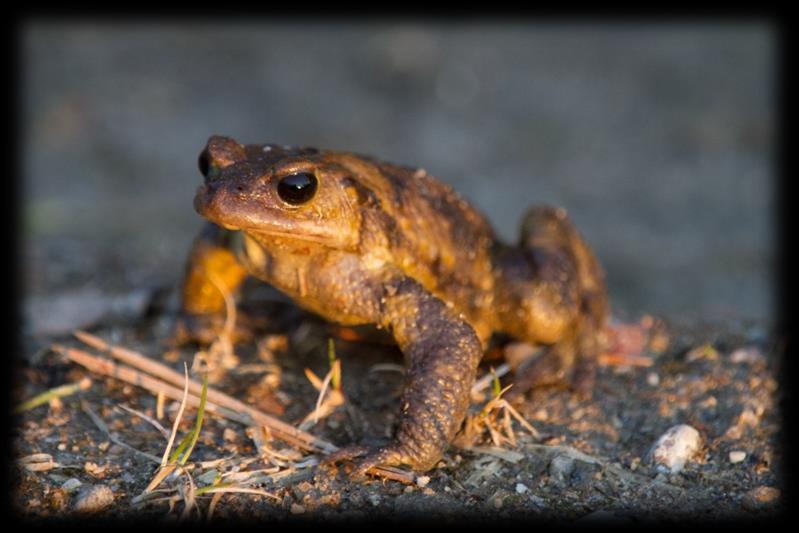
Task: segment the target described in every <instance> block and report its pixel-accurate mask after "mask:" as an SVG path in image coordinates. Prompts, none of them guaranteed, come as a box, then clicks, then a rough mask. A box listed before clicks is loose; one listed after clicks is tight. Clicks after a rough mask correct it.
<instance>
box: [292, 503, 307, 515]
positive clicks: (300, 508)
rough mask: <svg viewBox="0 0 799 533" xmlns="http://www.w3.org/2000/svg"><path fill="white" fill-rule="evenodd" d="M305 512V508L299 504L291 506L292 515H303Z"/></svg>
mask: <svg viewBox="0 0 799 533" xmlns="http://www.w3.org/2000/svg"><path fill="white" fill-rule="evenodd" d="M304 512H305V507H303V506H302V505H300V504H298V503H292V504H291V514H302V513H304Z"/></svg>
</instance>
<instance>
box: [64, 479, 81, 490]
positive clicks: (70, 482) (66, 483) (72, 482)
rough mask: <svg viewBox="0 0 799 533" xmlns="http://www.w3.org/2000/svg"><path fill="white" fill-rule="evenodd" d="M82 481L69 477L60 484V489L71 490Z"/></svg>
mask: <svg viewBox="0 0 799 533" xmlns="http://www.w3.org/2000/svg"><path fill="white" fill-rule="evenodd" d="M81 485H83V483H81V482H80V480H79V479H77V478H74V477H71V478H69V479H68V480H66V481H64V482H63V483H62V484H61V490H63V491H66V492H73V491H75V490H77V489H78V488H79V487H80V486H81Z"/></svg>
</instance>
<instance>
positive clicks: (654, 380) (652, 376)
mask: <svg viewBox="0 0 799 533" xmlns="http://www.w3.org/2000/svg"><path fill="white" fill-rule="evenodd" d="M646 383H647V385H650V386H652V387H657V386H658V385H659V384H660V376H659V375H658V373H657V372H650V373H649V374H647V375H646Z"/></svg>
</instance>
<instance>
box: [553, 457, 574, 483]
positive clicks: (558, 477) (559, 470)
mask: <svg viewBox="0 0 799 533" xmlns="http://www.w3.org/2000/svg"><path fill="white" fill-rule="evenodd" d="M573 471H574V459H572V458H571V457H568V456H566V455H558V456H556V457H555V458H554V459H552V462H551V463H549V475H550V477H551V478H552V479H554V480H555V481H556V482H557V483H564V482H565V481H566V480H567V479H568V478H569V476H570V475H571V473H572V472H573Z"/></svg>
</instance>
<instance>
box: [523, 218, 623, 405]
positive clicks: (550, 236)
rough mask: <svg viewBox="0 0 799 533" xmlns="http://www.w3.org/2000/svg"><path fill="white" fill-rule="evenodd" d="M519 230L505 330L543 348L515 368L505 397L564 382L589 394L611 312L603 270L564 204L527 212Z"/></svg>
mask: <svg viewBox="0 0 799 533" xmlns="http://www.w3.org/2000/svg"><path fill="white" fill-rule="evenodd" d="M521 233H522V235H521V242H520V247H519V248H518V249H517V251H516V254H515V255H516V256H517V257H516V258H515V259H514V261H515V262H516V263H517V264H516V267H515V268H516V272H515V273H513V274H515V275H511V276H509V283H510V284H511V286H513V287H514V288H515V291H514V292H515V295H514V296H515V298H516V299H517V305H518V306H519V308H520V309H522V312H521V314H519V312H518V311H517V313H516V315H515V316H514V318H515V324H514V326H515V327H513V328H512V329H514V330H515V331H511V333H513V334H515V335H516V336H518V337H519V338H521V339H524V340H526V341H528V342H531V343H535V344H543V345H545V346H546V349H545V350H544V353H543V354H542V355H540V356H539V357H537V358H536V359H534V360H533V361H532V362H530V363H529V364H528V365H527V366H526V367H523V368H521V369H520V370H519V371H517V374H516V379H515V381H514V387H513V389H511V391H512V392H513V394H512V395H511V396H519V395H521V394H522V393H524V392H525V391H526V390H529V389H530V388H532V387H536V386H540V385H548V384H557V383H566V384H570V385H571V386H572V387H574V389H576V391H577V392H578V394H580V395H581V396H584V397H586V396H589V397H590V395H591V390H592V388H593V382H594V377H595V375H596V364H597V356H598V355H599V351H600V350H601V347H602V344H603V342H604V341H603V336H604V329H605V326H606V323H607V320H608V315H609V308H608V303H607V291H606V288H605V280H604V273H603V271H602V268H601V267H600V265H599V262H598V261H597V259H596V257H595V256H594V254H593V252H592V251H591V249H590V248H589V247H588V245H587V244H586V243H585V241H584V240H583V238H582V237H581V235H580V234H579V233H578V232H577V230H576V228H575V227H574V225H573V224H572V222H571V221H570V220H569V218H568V216H567V215H566V212H565V210H563V209H555V208H552V207H548V206H542V207H535V208H533V209H531V210H530V211H528V213H527V215H526V216H525V218H524V221H523V223H522V232H521ZM519 256H521V257H519ZM513 321H514V320H513V319H512V320H511V322H513Z"/></svg>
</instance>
